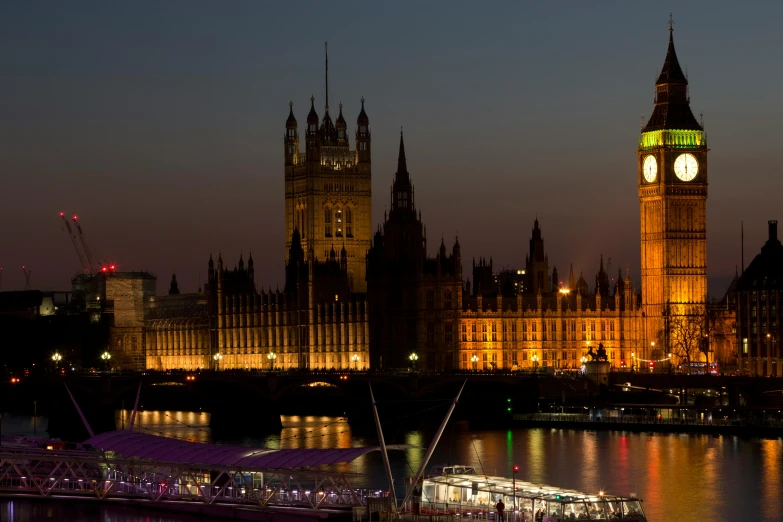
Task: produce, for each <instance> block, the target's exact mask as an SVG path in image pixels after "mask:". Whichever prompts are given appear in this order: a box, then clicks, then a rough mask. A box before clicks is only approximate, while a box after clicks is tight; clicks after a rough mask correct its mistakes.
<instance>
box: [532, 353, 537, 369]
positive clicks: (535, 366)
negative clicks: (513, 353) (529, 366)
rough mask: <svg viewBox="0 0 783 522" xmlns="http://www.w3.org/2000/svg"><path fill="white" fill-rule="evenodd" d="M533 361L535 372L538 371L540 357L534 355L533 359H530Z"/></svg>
mask: <svg viewBox="0 0 783 522" xmlns="http://www.w3.org/2000/svg"><path fill="white" fill-rule="evenodd" d="M530 360H531V361H533V371H534V372H535V371H537V370H538V355H536V354H533V357H531V358H530Z"/></svg>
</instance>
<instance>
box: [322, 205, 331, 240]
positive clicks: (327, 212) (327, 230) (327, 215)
mask: <svg viewBox="0 0 783 522" xmlns="http://www.w3.org/2000/svg"><path fill="white" fill-rule="evenodd" d="M324 236H326V237H332V209H331V208H329V207H326V208H324Z"/></svg>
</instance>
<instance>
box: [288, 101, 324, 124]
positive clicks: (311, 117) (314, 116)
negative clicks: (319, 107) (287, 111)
mask: <svg viewBox="0 0 783 522" xmlns="http://www.w3.org/2000/svg"><path fill="white" fill-rule="evenodd" d="M292 110H293V109H292ZM307 123H318V113H317V112H315V96H310V113H309V114H308V115H307Z"/></svg>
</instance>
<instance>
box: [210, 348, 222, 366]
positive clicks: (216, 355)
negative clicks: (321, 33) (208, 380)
mask: <svg viewBox="0 0 783 522" xmlns="http://www.w3.org/2000/svg"><path fill="white" fill-rule="evenodd" d="M212 358H213V359H215V370H220V360H221V359H222V358H223V356H222V355H221V354H220V352H218V353H216V354H215V355H213V356H212Z"/></svg>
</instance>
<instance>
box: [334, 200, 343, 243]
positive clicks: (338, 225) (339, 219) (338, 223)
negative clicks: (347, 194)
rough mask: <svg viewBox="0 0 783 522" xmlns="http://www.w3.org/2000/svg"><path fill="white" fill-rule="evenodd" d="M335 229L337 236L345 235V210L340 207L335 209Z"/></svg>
mask: <svg viewBox="0 0 783 522" xmlns="http://www.w3.org/2000/svg"><path fill="white" fill-rule="evenodd" d="M334 231H335V236H337V237H343V211H342V210H341V209H340V207H337V208H335V209H334Z"/></svg>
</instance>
